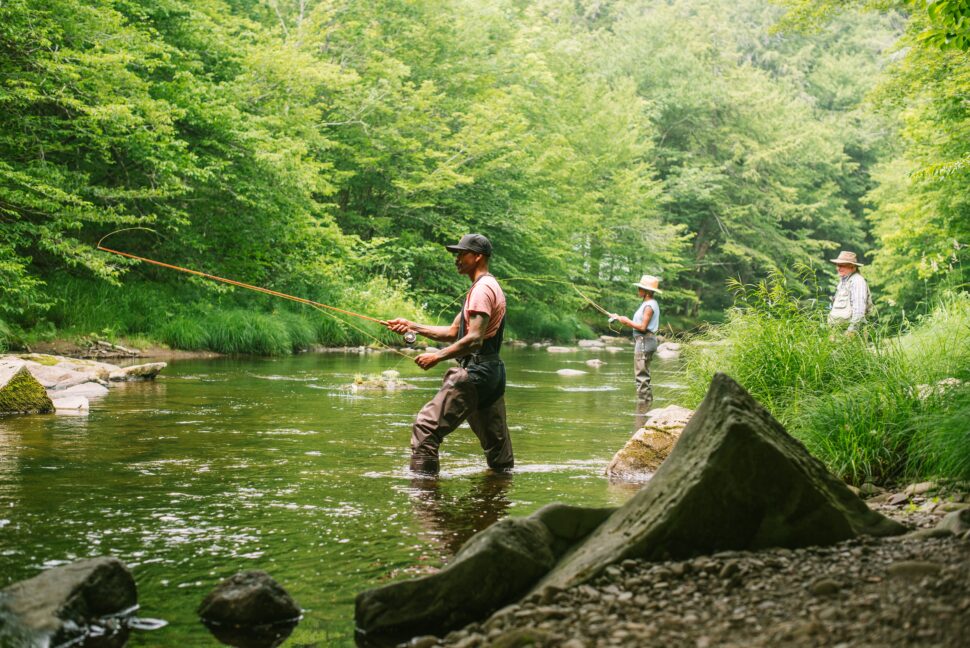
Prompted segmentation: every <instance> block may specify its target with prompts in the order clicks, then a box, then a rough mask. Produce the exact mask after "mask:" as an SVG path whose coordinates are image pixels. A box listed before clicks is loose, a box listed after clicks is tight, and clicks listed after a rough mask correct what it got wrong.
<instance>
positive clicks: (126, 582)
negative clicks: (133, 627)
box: [0, 557, 138, 646]
mask: <svg viewBox="0 0 970 648" xmlns="http://www.w3.org/2000/svg"><path fill="white" fill-rule="evenodd" d="M137 604H138V593H137V589H136V587H135V580H134V579H133V578H132V576H131V572H130V571H128V568H127V567H125V565H124V564H123V563H122V562H121V561H120V560H118V559H117V558H109V557H102V558H92V559H90V560H82V561H80V562H76V563H73V564H70V565H63V566H60V567H54V568H53V569H48V570H47V571H44V572H41V573H40V574H39V575H37V576H35V577H33V578H31V579H28V580H25V581H20V582H19V583H14V584H13V585H11V586H9V587H7V588H6V589H4V590H2V592H0V645H3V646H8V645H13V646H17V645H23V646H34V645H36V646H41V645H48V644H50V645H54V646H60V645H67V644H69V643H73V642H74V641H76V640H77V639H79V638H80V637H82V636H84V635H85V634H86V633H87V629H88V627H89V626H91V625H95V624H97V625H98V626H101V628H104V627H105V626H109V627H110V626H111V625H112V624H106V623H103V622H102V619H104V618H105V617H119V616H123V615H125V614H130V613H131V612H133V611H134V609H135V608H136V607H137ZM113 625H115V627H117V624H113Z"/></svg>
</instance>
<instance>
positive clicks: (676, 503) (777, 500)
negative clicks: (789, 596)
mask: <svg viewBox="0 0 970 648" xmlns="http://www.w3.org/2000/svg"><path fill="white" fill-rule="evenodd" d="M905 531H906V528H905V527H904V526H903V525H901V524H899V523H898V522H894V521H893V520H890V519H888V518H886V517H883V516H882V515H880V514H879V513H876V512H875V511H871V510H870V509H869V508H868V507H867V506H866V504H865V502H863V501H862V500H861V499H859V498H858V497H857V496H856V495H854V494H852V492H851V491H849V489H848V488H847V487H846V485H845V484H844V483H843V482H842V481H841V480H839V479H837V478H835V477H834V476H833V475H832V474H831V473H829V472H828V470H826V468H825V466H823V465H822V463H821V462H820V461H818V460H817V459H815V458H814V457H812V456H811V455H810V454H809V453H808V451H807V450H806V449H805V446H803V445H802V444H801V443H799V442H798V441H797V440H795V439H794V438H792V437H791V436H789V435H788V433H787V432H785V429H784V428H783V427H782V426H781V424H780V423H778V422H777V421H776V420H775V419H774V418H773V417H772V416H771V414H769V413H768V411H767V410H765V409H764V408H763V407H762V406H761V405H760V404H758V402H757V401H755V400H754V399H753V398H752V397H751V396H750V395H749V394H748V393H747V392H746V391H745V390H744V389H743V388H742V387H741V386H740V385H738V384H737V383H736V382H734V381H733V380H731V378H729V377H728V376H726V375H724V374H720V373H719V374H716V375H715V376H714V380H713V381H712V382H711V387H710V389H709V390H708V392H707V396H705V398H704V401H703V402H702V403H701V405H700V407H699V408H698V409H697V411H696V412H695V413H694V416H693V417H692V418H691V420H690V423H688V424H687V426H686V427H685V428H684V431H683V433H682V434H681V436H680V440H679V441H678V442H677V444H676V446H675V447H674V449H673V451H672V452H671V453H670V456H669V457H668V458H667V460H666V461H664V462H663V464H662V465H661V467H660V469H659V470H658V471H657V473H656V474H655V475H654V477H653V478H652V479H651V480H650V481H649V482H648V483H647V485H646V486H645V487H644V488H643V489H642V490H641V491H640V492H638V493H637V494H636V495H635V496H634V497H633V498H631V499H630V500H629V501H628V502H627V503H626V504H625V505H624V506H623V507H621V508H620V509H619V510H618V511H616V513H614V514H613V515H612V516H611V517H610V519H608V520H607V521H606V522H604V523H603V524H602V525H600V526H599V527H598V528H597V530H596V531H595V532H593V534H592V535H591V536H590V537H589V538H587V539H586V540H585V541H584V542H583V544H582V545H581V546H579V547H577V548H576V550H575V551H573V552H571V553H570V554H569V555H568V556H567V557H566V558H565V559H564V560H563V561H561V562H560V563H559V564H558V565H557V566H556V567H555V568H554V569H553V570H552V571H551V572H550V573H549V574H548V575H547V576H546V577H545V578H544V579H543V580H542V581H541V582H540V583H539V585H538V586H537V588H536V589H539V588H542V587H546V586H554V587H559V588H566V587H570V586H573V585H577V584H579V583H583V582H585V581H587V580H589V579H590V578H592V577H594V576H596V575H597V574H599V573H600V572H602V571H603V570H604V569H605V568H606V567H607V566H609V565H611V564H613V563H617V562H620V561H622V560H625V559H629V558H640V559H646V560H660V559H668V558H678V559H679V558H686V557H689V556H692V555H697V554H710V553H714V552H716V551H721V550H728V549H762V548H766V547H788V548H794V547H805V546H809V545H829V544H833V543H836V542H839V541H841V540H845V539H848V538H852V537H854V536H856V535H859V534H869V535H875V536H886V535H898V534H901V533H903V532H905Z"/></svg>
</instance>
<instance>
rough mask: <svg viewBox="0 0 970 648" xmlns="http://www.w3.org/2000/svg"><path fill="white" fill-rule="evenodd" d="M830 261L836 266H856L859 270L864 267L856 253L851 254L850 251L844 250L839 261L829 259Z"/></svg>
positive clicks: (840, 253)
mask: <svg viewBox="0 0 970 648" xmlns="http://www.w3.org/2000/svg"><path fill="white" fill-rule="evenodd" d="M829 261H831V262H832V263H834V264H835V265H842V264H847V265H854V266H855V267H857V268H861V267H862V265H863V264H861V263H859V260H858V259H857V258H856V255H855V252H849V251H848V250H842V251H841V252H839V256H838V258H837V259H829Z"/></svg>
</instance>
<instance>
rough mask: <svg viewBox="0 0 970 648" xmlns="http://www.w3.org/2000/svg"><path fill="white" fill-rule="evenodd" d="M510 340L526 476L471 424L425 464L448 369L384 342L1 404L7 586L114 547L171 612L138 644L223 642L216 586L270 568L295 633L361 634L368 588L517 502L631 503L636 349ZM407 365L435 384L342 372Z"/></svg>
mask: <svg viewBox="0 0 970 648" xmlns="http://www.w3.org/2000/svg"><path fill="white" fill-rule="evenodd" d="M630 354H632V351H630ZM503 355H505V356H506V365H507V368H508V375H509V381H508V389H507V394H506V401H507V408H508V418H509V427H510V430H511V433H512V437H513V444H514V446H515V453H516V469H515V471H514V472H513V473H512V475H511V476H509V475H495V474H491V473H490V472H488V471H487V468H486V466H485V462H484V459H483V457H482V454H481V448H480V446H479V444H478V440H477V439H476V438H475V435H474V434H472V432H471V431H470V430H468V429H467V428H465V427H462V428H460V429H459V430H456V431H455V432H454V433H453V434H451V435H449V437H448V441H447V443H446V444H444V446H443V447H442V453H441V464H442V473H441V476H440V477H439V478H438V479H437V480H433V481H427V480H414V481H412V476H411V474H410V473H409V472H408V471H407V465H408V457H409V454H410V452H409V448H408V444H409V439H410V427H411V423H412V422H413V420H414V416H415V414H416V413H417V412H418V410H419V409H420V408H421V406H422V405H423V404H424V402H425V401H426V400H427V398H428V394H427V391H428V390H434V389H436V388H437V385H438V384H439V383H440V380H441V374H442V373H443V371H444V368H441V370H438V368H435V370H433V371H431V372H427V373H425V372H422V371H421V370H420V369H418V368H416V367H414V366H412V365H410V364H408V363H406V362H405V363H398V362H397V361H396V360H395V358H393V357H391V356H387V355H383V354H367V355H357V354H347V355H343V354H325V355H309V354H308V355H303V356H295V357H286V358H266V359H259V358H250V359H233V358H224V359H216V360H205V361H175V362H172V363H171V364H170V365H169V367H168V368H167V369H166V370H165V371H164V372H163V373H162V374H161V375H160V377H159V379H158V380H157V381H156V382H142V383H124V384H121V385H113V386H112V387H111V391H110V392H109V393H108V395H107V396H106V397H104V398H102V399H101V400H100V401H98V402H96V403H94V402H93V403H92V408H91V412H90V415H89V416H87V417H56V416H26V417H7V418H3V419H0V588H2V587H5V586H6V585H8V584H9V583H11V582H14V581H17V580H23V579H25V578H29V577H32V576H35V575H36V574H37V573H38V572H39V571H40V570H42V569H43V568H45V567H47V566H52V565H59V564H65V563H69V562H72V561H75V560H80V559H83V558H88V557H94V556H102V555H111V556H116V557H118V558H119V559H121V560H122V561H123V562H125V563H126V564H127V565H128V566H129V567H130V568H131V569H132V572H133V575H134V577H135V580H136V582H137V584H138V593H139V604H140V613H142V614H145V615H146V616H147V617H152V618H158V619H162V620H164V621H167V622H168V625H166V626H165V627H162V628H161V629H158V630H155V631H153V632H143V631H137V629H136V631H135V632H133V633H132V635H131V638H130V640H129V643H128V645H129V646H133V647H136V648H137V647H142V646H143V647H151V648H185V647H187V646H192V647H195V646H213V645H216V644H215V643H214V642H215V639H213V637H212V636H211V635H210V633H209V631H208V630H207V629H206V628H205V626H203V625H202V624H201V623H200V622H199V620H198V618H197V616H196V615H195V610H196V609H197V607H198V605H199V603H200V602H201V601H202V599H203V598H204V597H205V595H206V594H207V593H208V592H209V591H211V589H212V588H213V587H214V586H215V585H217V584H218V583H219V582H221V581H222V580H224V579H225V578H228V577H229V576H231V575H233V574H235V573H236V572H239V571H243V570H248V569H261V570H264V571H266V572H268V573H269V574H270V575H271V576H273V578H274V579H275V580H276V581H277V582H279V583H280V584H281V585H282V586H283V587H284V588H285V589H286V590H287V591H288V592H289V593H290V594H291V596H293V598H294V599H295V600H296V601H297V602H298V603H299V604H300V606H301V607H302V608H303V609H304V610H305V611H306V615H305V618H304V619H303V621H302V622H301V623H300V625H299V626H297V627H296V628H295V629H293V630H292V634H291V635H290V637H289V639H286V640H285V641H284V643H286V644H287V645H299V646H306V647H310V646H314V647H316V646H319V647H321V648H322V647H329V646H352V645H353V600H354V597H355V596H356V594H357V593H358V592H360V591H361V590H364V589H367V588H370V587H375V586H378V585H381V584H382V583H385V582H388V580H390V579H393V578H403V577H407V576H409V575H413V574H414V573H415V569H416V566H422V565H423V567H422V569H424V570H425V571H427V570H430V569H435V568H438V567H440V566H441V565H443V564H445V563H446V562H447V560H448V559H450V558H451V556H452V555H453V554H454V553H455V552H456V551H457V550H458V549H459V547H460V546H461V545H462V544H463V543H464V542H466V541H467V539H468V538H469V537H471V536H472V535H473V534H474V533H475V532H477V531H480V530H482V529H484V528H486V527H488V526H489V525H491V524H493V523H494V522H495V521H497V520H499V519H501V518H503V517H505V516H509V515H512V516H526V515H529V514H531V513H533V512H535V511H536V510H538V509H539V508H541V507H542V506H544V505H546V504H549V503H552V502H557V501H559V502H566V503H569V504H573V505H577V506H594V507H602V506H618V505H621V504H622V503H623V502H625V501H626V500H627V499H628V498H629V497H630V496H631V495H632V493H633V492H634V491H635V488H637V486H626V485H622V484H616V485H614V484H610V483H609V481H608V480H607V479H606V477H605V475H604V470H605V468H606V465H607V463H608V462H609V461H610V459H611V458H612V456H613V454H614V453H615V452H616V451H617V450H619V449H620V448H621V447H622V446H623V444H624V443H626V441H627V440H628V439H629V437H630V435H631V433H632V431H633V430H632V428H633V427H634V425H635V423H636V412H635V402H634V394H633V385H632V377H631V376H630V370H629V365H630V362H628V360H629V359H630V358H629V357H621V356H623V355H624V354H618V356H615V360H616V361H614V357H611V358H610V360H609V363H608V364H606V365H604V366H602V367H600V368H598V369H597V370H596V372H591V373H588V374H585V375H582V376H572V377H562V376H559V375H558V374H557V373H556V372H557V370H558V369H561V368H563V367H564V366H566V364H567V360H564V359H563V358H561V357H557V356H556V355H555V354H550V353H548V352H545V351H535V350H531V349H529V350H510V351H509V352H508V353H505V352H503ZM583 357H584V356H583V354H582V353H578V354H574V356H573V358H571V359H568V360H569V361H575V360H576V359H577V358H583ZM390 368H394V369H397V370H399V371H400V372H401V374H402V375H401V377H402V379H403V380H406V381H409V382H414V383H416V384H418V385H419V389H416V390H413V391H404V392H396V393H389V394H383V393H373V394H367V395H364V396H355V397H349V396H348V395H347V392H346V391H345V390H344V389H343V387H344V386H346V385H347V384H349V382H350V381H352V380H353V377H354V376H355V375H358V374H360V375H369V374H379V373H380V372H381V371H382V370H384V369H390ZM678 371H679V365H677V364H676V363H664V362H656V361H655V362H654V364H653V365H652V366H651V373H652V374H653V376H654V378H655V383H654V385H655V386H654V395H655V398H656V400H655V401H654V404H655V405H656V406H658V407H663V406H665V405H666V404H669V403H670V402H675V400H676V398H677V395H678V393H679V390H678V388H677V386H678V385H679V384H681V383H682V380H681V379H680V376H679V374H678ZM527 374H528V375H527ZM560 388H568V389H571V390H572V389H575V390H576V391H562V390H561V389H560ZM274 632H275V630H274ZM276 640H282V639H281V638H280V637H278V636H277V635H276V634H272V636H270V637H269V641H270V642H272V641H276Z"/></svg>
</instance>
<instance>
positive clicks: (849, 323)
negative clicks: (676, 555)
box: [829, 250, 872, 333]
mask: <svg viewBox="0 0 970 648" xmlns="http://www.w3.org/2000/svg"><path fill="white" fill-rule="evenodd" d="M829 261H831V262H832V263H834V264H835V266H836V267H837V268H838V271H839V285H838V286H837V287H836V289H835V295H834V296H833V297H832V308H831V310H830V311H829V324H831V325H833V326H839V327H844V328H845V330H846V332H847V333H854V332H855V331H857V330H858V329H859V328H860V327H861V326H862V325H863V324H865V321H866V316H868V315H869V313H871V312H872V296H871V294H870V293H869V285H868V284H867V283H866V280H865V279H864V278H863V277H862V273H861V272H859V268H861V267H862V264H861V263H859V261H858V259H857V258H856V254H855V252H849V251H847V250H842V251H841V252H839V256H838V258H835V259H829Z"/></svg>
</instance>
